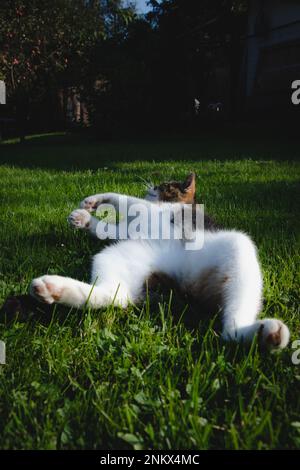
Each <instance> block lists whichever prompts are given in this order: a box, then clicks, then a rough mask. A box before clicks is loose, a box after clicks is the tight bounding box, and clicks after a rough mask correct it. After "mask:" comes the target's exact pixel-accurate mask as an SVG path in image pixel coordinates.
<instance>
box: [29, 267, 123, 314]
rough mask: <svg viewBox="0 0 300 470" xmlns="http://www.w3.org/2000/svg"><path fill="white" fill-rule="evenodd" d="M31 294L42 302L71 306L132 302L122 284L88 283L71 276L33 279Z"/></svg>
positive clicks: (49, 276) (95, 305) (93, 306)
mask: <svg viewBox="0 0 300 470" xmlns="http://www.w3.org/2000/svg"><path fill="white" fill-rule="evenodd" d="M30 294H31V295H32V296H33V297H35V298H36V299H38V300H40V301H41V302H45V303H47V304H52V303H54V302H56V303H59V304H64V305H68V306H70V307H77V308H82V307H84V306H88V307H91V308H94V309H96V308H101V307H105V306H107V305H111V304H114V305H118V306H120V307H126V306H127V305H128V303H129V302H130V300H131V299H130V295H129V292H126V288H125V289H124V286H122V288H121V289H118V286H116V285H115V283H114V284H113V285H109V284H108V283H102V284H96V283H95V284H93V285H91V284H87V283H85V282H81V281H77V280H76V279H72V278H69V277H63V276H56V275H44V276H41V277H38V278H36V279H33V281H32V282H31V285H30Z"/></svg>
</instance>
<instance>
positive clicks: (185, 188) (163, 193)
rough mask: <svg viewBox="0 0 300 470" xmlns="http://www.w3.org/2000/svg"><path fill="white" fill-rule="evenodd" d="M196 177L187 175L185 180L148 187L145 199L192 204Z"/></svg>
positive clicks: (192, 174)
mask: <svg viewBox="0 0 300 470" xmlns="http://www.w3.org/2000/svg"><path fill="white" fill-rule="evenodd" d="M195 191H196V177H195V174H194V173H191V174H190V175H188V177H187V178H186V180H185V181H183V182H178V181H170V182H168V183H161V184H160V185H158V186H154V187H153V188H149V190H148V192H147V194H146V197H145V199H146V200H147V201H151V202H181V203H183V204H192V203H193V202H194V201H195Z"/></svg>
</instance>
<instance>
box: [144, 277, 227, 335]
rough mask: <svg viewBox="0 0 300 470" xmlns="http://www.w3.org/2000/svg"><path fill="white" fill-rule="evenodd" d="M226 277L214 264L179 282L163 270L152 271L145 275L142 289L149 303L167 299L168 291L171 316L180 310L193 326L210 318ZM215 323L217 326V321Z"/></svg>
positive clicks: (219, 305)
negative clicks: (148, 298) (195, 275)
mask: <svg viewBox="0 0 300 470" xmlns="http://www.w3.org/2000/svg"><path fill="white" fill-rule="evenodd" d="M228 280H229V277H228V276H224V275H221V274H220V273H219V271H218V270H217V269H216V268H212V269H208V270H206V271H205V272H204V273H202V274H201V276H199V277H198V278H196V279H195V280H193V281H192V282H191V281H187V282H182V283H179V282H178V281H177V280H175V279H173V278H172V277H171V276H169V275H167V274H165V273H162V272H155V273H152V274H151V276H149V278H148V279H147V281H146V283H145V290H146V291H147V292H148V294H149V297H150V302H151V304H152V305H153V304H156V303H158V302H168V301H169V299H170V295H171V292H172V315H174V317H175V320H178V319H179V318H180V317H181V316H182V313H183V312H184V316H183V318H182V319H183V321H184V322H185V324H186V325H187V326H188V327H192V328H194V327H196V326H197V325H198V324H199V322H200V321H202V320H205V319H210V318H211V317H212V315H216V314H217V313H218V312H219V311H220V310H221V308H222V305H223V292H224V286H225V284H226V283H227V282H228ZM219 320H220V318H219ZM217 323H218V327H220V326H221V323H220V321H218V322H217Z"/></svg>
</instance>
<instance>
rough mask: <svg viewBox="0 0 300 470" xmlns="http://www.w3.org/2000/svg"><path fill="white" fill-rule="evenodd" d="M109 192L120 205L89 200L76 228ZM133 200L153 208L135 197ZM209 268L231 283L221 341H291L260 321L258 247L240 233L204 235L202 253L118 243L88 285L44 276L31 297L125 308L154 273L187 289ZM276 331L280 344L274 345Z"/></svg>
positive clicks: (277, 326) (165, 243)
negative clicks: (165, 275)
mask: <svg viewBox="0 0 300 470" xmlns="http://www.w3.org/2000/svg"><path fill="white" fill-rule="evenodd" d="M108 194H109V202H110V203H111V202H113V201H116V196H117V195H115V194H113V193H106V194H105V195H96V196H92V197H91V198H87V199H88V201H87V199H86V200H85V201H84V202H83V203H82V207H84V209H79V210H77V211H74V212H73V213H72V214H71V216H70V218H71V220H72V221H74V223H73V222H72V223H73V225H76V224H77V226H86V223H87V221H89V222H90V221H91V219H90V218H89V217H88V216H90V214H89V212H87V209H89V208H90V207H92V206H95V205H96V204H98V203H99V201H102V200H104V199H105V200H107V197H108ZM130 201H131V202H136V201H138V202H139V203H140V202H143V201H144V204H146V205H148V204H151V202H150V201H145V200H139V199H137V198H130ZM116 204H117V202H116ZM90 217H91V216H90ZM96 220H98V219H96ZM209 269H218V272H219V273H220V274H221V275H222V276H224V277H225V276H226V278H227V279H228V282H226V284H225V285H224V296H223V305H222V322H223V331H222V337H223V338H224V339H225V340H227V341H238V342H240V341H245V342H251V341H252V340H253V338H254V336H255V335H256V333H259V335H260V336H259V338H260V341H261V343H262V344H263V345H264V346H268V347H270V348H271V349H276V348H283V347H285V346H286V345H287V343H288V340H289V330H288V328H287V327H286V325H284V324H283V323H282V322H281V321H280V320H276V319H263V320H257V316H258V314H259V311H260V308H261V301H262V287H263V281H262V275H261V270H260V266H259V262H258V259H257V253H256V247H255V245H254V243H253V242H252V240H251V239H250V238H249V237H248V236H247V235H245V234H243V233H240V232H237V231H226V230H222V231H217V232H209V231H206V232H205V237H204V245H203V247H202V249H201V250H198V251H188V250H186V249H185V247H184V243H182V241H181V240H125V241H120V242H118V243H115V244H113V245H110V246H108V247H106V248H105V249H104V250H103V251H101V252H100V253H99V254H97V255H96V256H95V257H94V260H93V266H92V277H91V283H90V284H85V283H83V282H80V281H77V280H74V279H70V278H65V277H61V276H47V275H46V276H42V277H40V278H38V279H35V280H33V281H32V284H31V293H32V295H34V296H35V297H37V298H38V299H40V300H43V301H44V302H47V303H52V302H54V301H57V302H58V303H63V304H66V305H69V306H74V307H83V306H84V305H89V306H90V307H92V308H100V307H104V306H107V305H110V304H112V303H114V304H116V305H119V306H121V307H124V308H125V307H126V306H127V305H128V304H130V303H133V304H135V303H137V302H139V301H140V300H143V291H144V283H145V280H146V279H147V278H148V277H149V275H151V274H152V273H154V272H162V273H165V274H167V275H169V276H171V277H172V278H174V279H176V280H177V281H178V282H179V283H180V284H182V283H184V285H185V286H187V289H188V286H189V284H192V283H193V281H194V280H195V279H198V278H199V277H201V273H205V272H207V270H209ZM214 313H216V312H212V314H214ZM200 315H201V311H199V316H200ZM276 333H278V334H279V342H274V341H272V335H273V334H276Z"/></svg>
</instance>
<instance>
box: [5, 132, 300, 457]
mask: <svg viewBox="0 0 300 470" xmlns="http://www.w3.org/2000/svg"><path fill="white" fill-rule="evenodd" d="M298 154H299V151H298V149H297V142H295V141H291V140H286V141H285V140H284V138H282V140H281V141H279V140H278V139H277V140H276V141H274V140H273V139H270V138H268V137H261V138H255V137H253V136H251V138H249V139H248V138H246V137H245V136H242V135H237V136H234V137H229V136H227V137H226V136H224V135H223V136H220V138H219V139H216V137H215V136H210V135H205V136H202V137H201V138H198V139H197V138H193V139H184V138H179V137H178V138H176V139H171V138H169V139H168V138H165V139H163V138H160V139H156V140H152V141H151V140H150V139H148V140H147V139H145V140H135V141H134V142H133V141H120V142H115V143H97V142H94V141H93V140H83V139H82V138H81V137H69V136H61V135H54V136H48V137H47V136H40V137H37V138H35V139H31V140H30V141H29V142H28V143H27V144H26V145H24V146H20V145H18V144H16V143H15V142H13V141H12V142H10V144H9V145H8V144H4V145H2V146H0V164H1V166H0V179H1V187H0V190H1V213H0V220H1V223H0V240H1V255H0V256H1V268H0V300H1V302H3V301H4V299H5V298H6V296H8V295H9V294H11V293H15V294H20V293H25V292H27V289H28V285H29V283H30V281H31V279H32V278H33V277H35V276H38V275H41V274H44V273H46V272H48V273H59V274H62V275H69V276H73V277H76V278H79V279H88V277H89V265H90V258H91V256H92V255H93V254H94V253H95V252H97V250H99V249H100V248H101V243H100V242H99V241H95V240H92V239H91V238H89V237H88V235H87V234H84V233H82V232H75V231H73V230H71V229H70V228H69V227H68V226H67V223H66V218H67V216H68V214H69V213H70V212H71V211H72V210H73V209H74V208H76V207H77V205H78V202H79V201H80V200H81V199H82V198H83V197H84V196H86V195H90V194H94V193H95V192H102V191H103V192H104V191H111V190H114V191H118V192H122V193H129V194H134V195H137V196H142V195H143V187H142V183H141V180H140V177H142V178H145V179H149V178H152V180H154V181H156V182H159V181H162V180H166V179H170V178H182V177H184V176H185V175H186V173H188V172H189V171H190V170H195V171H196V172H197V174H198V177H199V180H198V196H199V199H202V200H204V202H205V204H206V207H207V210H208V212H209V213H211V214H213V215H215V216H216V218H217V220H218V221H219V222H221V223H223V224H224V225H225V226H228V227H233V228H237V229H241V230H243V231H246V232H248V233H249V234H250V235H251V236H252V237H253V239H254V240H255V241H256V243H257V245H258V247H259V255H260V260H261V264H262V268H263V272H264V280H265V288H264V295H265V302H264V308H263V312H262V315H263V316H271V317H278V318H281V319H283V320H284V321H285V322H286V323H287V324H288V326H289V327H290V329H291V332H292V341H293V340H295V339H298V338H299V326H300V316H299V296H298V294H299V278H297V276H298V274H299V258H298V255H297V250H298V248H299V245H298V238H297V237H298V235H299V225H298V224H299V212H298V211H299V176H300V165H299V164H298V163H297V162H296V159H297V156H298ZM171 310H172V305H171V307H170V308H169V306H168V305H162V306H161V307H160V309H157V311H149V307H148V305H147V304H146V305H145V307H144V308H143V309H141V310H138V309H137V308H134V307H132V308H129V309H127V310H126V311H121V310H118V309H116V308H115V309H114V308H108V309H106V310H101V311H84V312H79V311H75V310H73V311H69V312H68V311H67V312H66V311H65V310H64V309H62V308H56V309H55V311H54V313H53V315H52V316H48V317H47V315H45V317H43V316H42V315H41V316H40V317H38V318H37V317H36V316H34V315H32V316H29V317H28V320H26V321H19V320H18V319H14V320H11V321H9V319H7V317H5V316H3V317H2V324H1V325H0V338H1V339H2V340H3V341H5V342H6V348H7V358H6V361H7V364H6V365H5V366H0V413H1V419H0V447H1V448H3V449H31V448H33V449H83V448H89V449H96V448H97V449H101V448H105V449H116V448H119V449H120V448H135V449H139V448H143V449H148V448H155V449H175V448H176V449H196V448H198V449H223V448H226V449H274V448H284V449H295V448H299V447H300V394H299V380H300V367H299V365H294V364H293V363H292V359H291V358H292V353H293V352H294V350H293V349H292V346H291V345H292V342H291V343H290V346H289V347H288V348H287V349H286V350H284V351H283V352H282V353H280V354H272V355H271V354H262V353H259V351H258V349H257V347H256V345H255V343H254V344H253V346H252V348H251V350H250V351H249V350H245V349H243V348H242V347H239V346H229V345H224V344H223V343H222V341H221V340H220V338H219V337H218V335H217V334H216V332H215V330H214V327H213V324H211V325H210V326H207V325H203V326H201V327H200V329H199V330H198V331H194V332H192V331H189V330H187V329H186V328H185V327H184V325H183V324H175V323H173V322H172V314H171Z"/></svg>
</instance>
